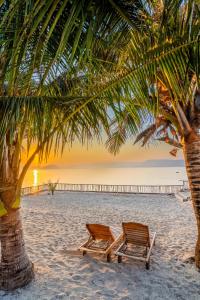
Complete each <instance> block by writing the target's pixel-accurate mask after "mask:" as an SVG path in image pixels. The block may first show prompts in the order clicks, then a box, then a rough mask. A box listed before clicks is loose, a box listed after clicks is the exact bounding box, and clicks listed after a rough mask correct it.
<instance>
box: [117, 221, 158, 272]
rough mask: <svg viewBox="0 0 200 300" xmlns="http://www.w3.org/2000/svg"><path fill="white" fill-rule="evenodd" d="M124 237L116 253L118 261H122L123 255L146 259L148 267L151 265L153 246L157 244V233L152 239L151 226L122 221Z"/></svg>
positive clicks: (141, 259)
mask: <svg viewBox="0 0 200 300" xmlns="http://www.w3.org/2000/svg"><path fill="white" fill-rule="evenodd" d="M122 228H123V237H122V240H123V242H122V244H121V245H120V246H119V248H118V249H117V251H116V252H115V254H116V255H117V256H118V262H119V263H120V262H122V257H129V258H133V259H136V260H140V261H144V262H145V263H146V269H149V267H150V255H151V251H152V247H153V245H154V244H155V237H156V233H154V234H153V237H152V240H150V235H149V227H148V226H147V225H143V224H140V223H132V222H131V223H122Z"/></svg>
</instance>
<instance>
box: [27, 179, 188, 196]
mask: <svg viewBox="0 0 200 300" xmlns="http://www.w3.org/2000/svg"><path fill="white" fill-rule="evenodd" d="M55 184H56V183H55ZM187 188H188V187H187V185H186V183H185V182H183V184H180V185H110V184H72V183H57V184H56V191H59V192H61V191H66V192H95V193H116V194H118V193H123V194H176V193H177V192H179V191H184V190H186V189H187ZM45 191H49V186H48V184H43V185H38V186H30V187H24V188H22V196H25V195H32V194H37V193H41V192H45Z"/></svg>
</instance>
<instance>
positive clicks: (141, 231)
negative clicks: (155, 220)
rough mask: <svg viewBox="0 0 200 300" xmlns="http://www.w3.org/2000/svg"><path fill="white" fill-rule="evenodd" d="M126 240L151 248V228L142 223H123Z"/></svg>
mask: <svg viewBox="0 0 200 300" xmlns="http://www.w3.org/2000/svg"><path fill="white" fill-rule="evenodd" d="M122 227H123V233H124V240H125V242H127V243H132V244H135V245H141V246H147V247H150V238H149V228H148V226H147V225H144V224H140V223H132V222H130V223H122Z"/></svg>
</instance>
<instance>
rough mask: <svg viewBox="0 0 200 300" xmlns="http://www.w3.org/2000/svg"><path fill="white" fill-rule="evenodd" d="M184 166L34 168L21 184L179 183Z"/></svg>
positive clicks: (183, 174)
mask: <svg viewBox="0 0 200 300" xmlns="http://www.w3.org/2000/svg"><path fill="white" fill-rule="evenodd" d="M186 178H187V177H186V172H185V168H184V167H178V168H177V167H176V168H175V167H170V168H102V169H100V168H99V169H46V170H45V169H42V170H41V169H37V170H36V169H35V170H29V171H28V172H27V175H26V177H25V180H24V183H23V186H24V187H25V186H32V185H34V186H36V185H40V184H44V183H47V182H48V181H51V182H57V181H59V182H60V183H91V184H130V185H132V184H136V185H162V184H163V185H166V184H170V185H172V184H181V181H180V180H184V179H186Z"/></svg>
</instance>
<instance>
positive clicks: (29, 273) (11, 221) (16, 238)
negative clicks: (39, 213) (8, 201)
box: [0, 209, 34, 290]
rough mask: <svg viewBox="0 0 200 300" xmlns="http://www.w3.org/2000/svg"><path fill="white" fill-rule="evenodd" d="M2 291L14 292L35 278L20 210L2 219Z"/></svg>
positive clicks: (0, 286) (0, 281) (0, 219)
mask: <svg viewBox="0 0 200 300" xmlns="http://www.w3.org/2000/svg"><path fill="white" fill-rule="evenodd" d="M0 241H1V263H0V289H3V290H14V289H16V288H19V287H22V286H24V285H26V284H28V283H29V282H30V281H31V280H32V279H33V277H34V273H33V264H32V263H31V262H30V260H29V258H28V256H27V254H26V251H25V246H24V239H23V231H22V222H21V217H20V212H19V209H17V210H12V211H11V212H9V213H8V214H7V215H6V216H3V217H1V218H0Z"/></svg>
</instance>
